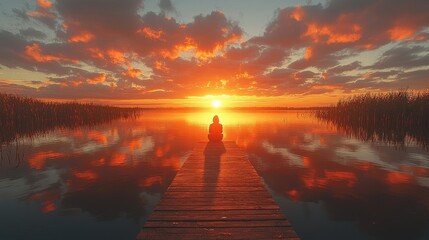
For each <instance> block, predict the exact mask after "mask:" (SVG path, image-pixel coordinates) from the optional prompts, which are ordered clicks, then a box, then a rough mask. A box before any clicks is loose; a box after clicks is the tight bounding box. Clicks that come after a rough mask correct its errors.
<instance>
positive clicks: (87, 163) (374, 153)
mask: <svg viewBox="0 0 429 240" xmlns="http://www.w3.org/2000/svg"><path fill="white" fill-rule="evenodd" d="M216 114H218V115H219V117H220V118H221V119H222V123H223V125H224V139H225V140H226V141H228V140H233V141H235V142H236V143H237V144H238V145H239V146H240V147H242V148H244V149H245V150H246V151H247V153H248V155H249V158H250V159H251V161H252V163H253V164H254V166H255V167H256V168H257V171H258V173H259V174H260V175H261V176H262V178H263V179H264V181H265V183H266V184H267V186H268V187H269V189H270V190H271V191H272V193H273V195H274V197H275V198H276V200H277V202H278V203H279V204H280V206H281V208H282V209H283V210H284V211H285V213H286V214H287V216H288V217H289V219H290V221H291V223H292V225H293V226H294V228H295V229H296V231H297V232H298V234H299V235H300V236H301V237H302V238H303V239H327V238H334V239H337V238H338V239H341V238H346V239H401V238H402V239H427V238H428V237H429V232H428V229H429V154H428V152H427V151H425V150H423V149H421V148H420V147H419V146H418V145H417V144H416V143H414V142H410V143H409V144H408V146H407V147H406V149H405V150H404V149H402V150H400V149H397V148H394V147H391V146H389V145H386V144H384V143H382V142H362V141H360V140H359V139H356V138H353V137H350V136H348V135H347V134H345V133H342V132H337V130H336V129H335V128H332V127H331V126H329V125H327V124H326V123H324V122H321V121H318V120H317V119H316V118H314V117H312V116H311V115H308V114H302V113H297V112H257V113H255V112H252V113H250V112H216ZM212 117H213V112H156V111H153V112H148V113H147V114H143V115H142V117H140V118H139V119H135V120H132V119H128V120H124V119H123V120H117V121H115V122H113V123H108V124H107V123H106V124H102V125H98V126H93V127H81V128H75V129H57V130H55V131H53V132H51V133H49V134H46V135H43V136H33V137H32V138H31V139H30V138H20V139H19V144H18V145H16V144H15V143H14V144H10V145H7V146H6V145H3V146H1V148H0V151H1V154H2V156H3V159H2V162H1V163H2V165H1V167H0V211H1V212H2V216H1V217H0V224H1V226H4V228H2V229H3V230H2V231H1V232H0V239H28V238H31V237H33V238H34V236H36V237H39V238H43V239H59V238H61V239H76V238H84V239H85V238H91V239H96V238H103V239H134V238H135V236H136V235H137V233H138V232H139V229H140V227H141V226H142V224H143V223H144V221H145V220H146V219H147V217H148V216H149V214H150V213H151V211H152V210H153V208H154V206H155V205H156V203H157V202H158V201H159V199H160V197H161V196H162V194H163V193H164V191H165V189H166V188H167V187H168V185H169V183H170V182H171V180H172V179H173V178H174V176H175V174H176V172H177V170H178V169H179V168H180V166H181V164H182V163H183V161H184V159H186V158H187V157H188V156H189V154H190V151H191V150H192V148H193V147H194V146H195V143H196V142H198V141H206V137H207V126H208V124H209V123H210V122H211V119H212ZM224 151H225V149H224V148H223V147H222V146H220V145H216V146H215V145H210V144H208V145H207V146H206V150H205V152H206V154H205V158H206V159H205V160H207V161H205V162H204V164H206V163H207V162H208V160H210V161H211V162H212V163H211V164H215V165H210V166H208V165H207V166H205V168H206V169H209V168H210V169H212V170H213V169H214V170H213V171H211V172H207V173H205V175H204V178H205V179H204V181H205V182H207V181H211V180H212V178H214V179H218V178H219V174H221V172H220V171H216V169H220V166H221V162H220V156H221V155H222V153H223V152H224ZM207 158H216V159H207ZM17 159H21V160H19V162H20V164H17V162H18V160H17ZM212 160H215V161H212ZM202 164H203V163H202ZM207 187H209V186H207ZM23 219H24V220H23ZM23 224H25V226H28V227H26V229H27V231H26V232H23V231H19V230H17V227H14V226H22V225H23ZM65 226H67V227H65Z"/></svg>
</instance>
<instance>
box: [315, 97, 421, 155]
mask: <svg viewBox="0 0 429 240" xmlns="http://www.w3.org/2000/svg"><path fill="white" fill-rule="evenodd" d="M316 115H317V117H319V118H320V119H324V120H326V121H327V122H329V123H332V124H334V125H335V126H336V127H337V128H338V129H339V130H341V131H344V132H346V133H347V134H352V135H354V136H356V137H358V138H359V139H362V140H372V141H382V142H387V143H393V144H395V145H402V146H404V145H406V144H407V142H408V141H410V140H411V141H416V142H417V143H418V144H420V145H421V146H423V147H424V148H425V149H426V150H428V149H429V91H423V92H410V91H398V92H390V93H383V94H381V93H380V94H369V93H368V94H365V95H357V96H353V97H350V98H347V99H342V100H340V101H339V102H338V103H337V105H336V106H334V107H332V108H326V109H323V110H319V111H317V112H316Z"/></svg>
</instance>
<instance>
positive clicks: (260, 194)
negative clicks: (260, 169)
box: [137, 142, 299, 240]
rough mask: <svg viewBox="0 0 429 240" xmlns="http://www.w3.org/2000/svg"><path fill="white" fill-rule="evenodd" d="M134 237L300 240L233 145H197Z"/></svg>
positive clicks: (248, 163)
mask: <svg viewBox="0 0 429 240" xmlns="http://www.w3.org/2000/svg"><path fill="white" fill-rule="evenodd" d="M137 238H138V239H160V240H164V239H299V237H298V235H297V234H296V233H295V231H294V230H293V229H292V227H291V225H290V223H289V221H287V220H286V218H285V216H284V215H283V213H282V212H281V211H280V209H279V206H278V205H277V204H276V203H275V201H274V199H273V198H272V197H271V195H270V194H269V193H268V191H267V190H266V189H265V186H264V184H263V183H262V181H261V179H260V178H259V176H258V174H257V173H256V171H255V169H254V168H253V166H252V164H251V163H250V162H249V160H248V159H247V157H246V155H245V153H244V152H243V151H242V150H241V149H240V148H238V146H237V145H236V144H235V143H234V142H224V143H199V144H198V145H197V146H196V148H195V149H194V151H193V153H192V154H191V156H189V158H188V159H187V160H186V162H185V163H184V164H183V166H182V168H181V169H180V170H179V172H178V173H177V175H176V177H175V178H174V180H173V182H172V183H171V185H170V186H169V188H168V189H167V191H166V193H165V194H164V196H163V197H162V199H161V201H160V203H159V204H158V205H157V207H156V209H155V211H154V212H153V213H152V215H151V216H150V218H149V220H148V221H147V222H146V223H145V225H144V227H143V229H142V230H141V232H140V233H139V235H138V237H137Z"/></svg>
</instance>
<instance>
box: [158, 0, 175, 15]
mask: <svg viewBox="0 0 429 240" xmlns="http://www.w3.org/2000/svg"><path fill="white" fill-rule="evenodd" d="M158 6H159V8H160V9H161V11H162V12H176V8H175V7H174V6H173V3H171V0H159V3H158Z"/></svg>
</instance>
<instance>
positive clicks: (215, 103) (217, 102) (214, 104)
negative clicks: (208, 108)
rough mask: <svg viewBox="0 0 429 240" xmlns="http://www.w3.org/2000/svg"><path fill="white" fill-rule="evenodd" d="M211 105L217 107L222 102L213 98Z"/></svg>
mask: <svg viewBox="0 0 429 240" xmlns="http://www.w3.org/2000/svg"><path fill="white" fill-rule="evenodd" d="M212 105H213V107H214V108H219V107H220V106H221V105H222V102H221V101H219V100H213V102H212Z"/></svg>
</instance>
